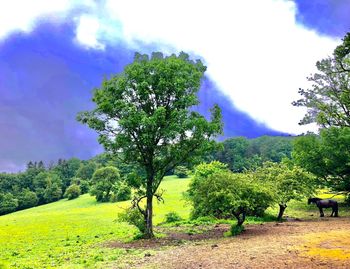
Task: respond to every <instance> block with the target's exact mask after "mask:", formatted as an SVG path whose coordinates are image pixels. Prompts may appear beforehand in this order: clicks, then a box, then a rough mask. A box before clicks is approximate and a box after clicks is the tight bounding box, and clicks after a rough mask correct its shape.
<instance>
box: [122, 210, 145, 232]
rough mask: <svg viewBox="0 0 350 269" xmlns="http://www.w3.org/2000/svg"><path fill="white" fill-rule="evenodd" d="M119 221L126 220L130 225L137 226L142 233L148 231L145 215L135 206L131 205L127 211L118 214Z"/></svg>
mask: <svg viewBox="0 0 350 269" xmlns="http://www.w3.org/2000/svg"><path fill="white" fill-rule="evenodd" d="M118 221H120V222H126V223H128V224H130V225H133V226H135V227H136V228H137V229H138V230H139V231H140V233H141V234H144V233H145V231H146V222H145V218H144V216H143V215H142V214H141V212H140V211H139V210H138V209H137V208H135V207H130V208H128V209H126V210H125V211H123V212H121V213H119V214H118Z"/></svg>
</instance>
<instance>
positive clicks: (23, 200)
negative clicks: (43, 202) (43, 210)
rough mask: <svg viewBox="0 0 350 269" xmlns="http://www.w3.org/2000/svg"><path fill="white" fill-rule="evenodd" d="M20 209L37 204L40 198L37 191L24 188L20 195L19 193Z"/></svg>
mask: <svg viewBox="0 0 350 269" xmlns="http://www.w3.org/2000/svg"><path fill="white" fill-rule="evenodd" d="M17 200H18V209H26V208H30V207H33V206H36V205H37V204H38V202H39V199H38V197H37V195H36V193H35V192H32V191H30V190H28V189H24V190H23V191H22V192H21V193H20V194H19V195H17Z"/></svg>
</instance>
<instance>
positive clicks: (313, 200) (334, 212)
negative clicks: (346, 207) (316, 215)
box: [307, 198, 338, 217]
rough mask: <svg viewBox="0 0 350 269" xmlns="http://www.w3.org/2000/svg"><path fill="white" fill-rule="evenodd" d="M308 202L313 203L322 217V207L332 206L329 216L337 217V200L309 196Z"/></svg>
mask: <svg viewBox="0 0 350 269" xmlns="http://www.w3.org/2000/svg"><path fill="white" fill-rule="evenodd" d="M307 203H308V204H311V203H314V204H315V205H316V206H317V207H318V209H319V210H320V217H324V213H323V210H322V208H330V207H331V208H332V214H331V217H338V202H337V201H334V200H329V199H325V200H323V199H320V198H309V200H308V201H307Z"/></svg>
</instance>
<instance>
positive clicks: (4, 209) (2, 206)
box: [0, 193, 18, 215]
mask: <svg viewBox="0 0 350 269" xmlns="http://www.w3.org/2000/svg"><path fill="white" fill-rule="evenodd" d="M17 207H18V200H17V199H16V198H15V197H14V196H13V195H12V194H11V193H0V215H4V214H7V213H11V212H14V211H16V209H17Z"/></svg>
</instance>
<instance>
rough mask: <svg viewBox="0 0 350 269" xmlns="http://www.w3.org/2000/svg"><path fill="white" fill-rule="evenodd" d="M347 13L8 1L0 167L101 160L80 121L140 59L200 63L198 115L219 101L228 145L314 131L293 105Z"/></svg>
mask: <svg viewBox="0 0 350 269" xmlns="http://www.w3.org/2000/svg"><path fill="white" fill-rule="evenodd" d="M19 6H21V8H18V7H19ZM349 13H350V0H328V1H325V0H309V1H302V0H295V1H292V0H289V1H287V0H245V1H243V0H241V1H229V0H227V1H225V0H221V1H206V0H204V1H203V0H202V1H197V0H192V1H185V0H177V1H167V0H163V1H160V0H147V1H145V0H143V1H136V0H129V1H112V0H103V1H93V0H91V1H89V0H85V1H80V0H76V1H69V0H51V1H46V0H35V1H34V0H33V1H20V0H9V1H7V0H2V1H0V171H6V172H15V171H18V170H23V169H24V167H25V164H26V163H27V162H28V161H29V160H34V161H39V160H44V161H45V162H46V163H48V162H50V161H56V160H57V159H58V158H71V157H78V158H81V159H88V158H91V157H93V156H95V155H96V154H98V153H100V152H101V151H102V148H101V147H100V145H99V144H98V143H97V135H96V134H95V133H94V131H92V130H90V129H89V128H88V127H86V126H83V125H81V124H80V123H78V122H77V121H76V119H75V118H76V114H77V113H78V112H79V111H83V110H89V109H92V108H93V107H94V104H93V103H92V102H91V97H92V91H93V89H94V88H96V87H99V85H100V84H101V81H102V80H103V78H109V77H111V76H112V75H113V74H116V73H119V72H122V70H123V67H124V66H125V65H127V64H128V63H131V62H132V60H133V55H134V53H135V52H136V51H137V52H141V53H151V52H152V51H162V52H164V53H165V54H170V53H178V52H180V51H185V52H187V53H189V54H190V55H191V58H193V59H201V60H202V61H203V62H204V64H205V65H206V66H207V72H206V74H205V78H204V79H203V83H202V87H201V89H200V91H199V98H200V100H201V105H200V106H199V107H197V108H196V109H197V110H198V111H200V112H201V113H202V114H204V115H208V109H209V108H210V107H211V106H212V105H213V104H214V103H217V104H219V106H220V107H221V108H222V112H223V120H224V126H225V127H224V136H223V137H221V139H223V138H227V137H233V136H245V137H248V138H253V137H258V136H261V135H289V134H292V135H294V134H300V133H303V132H306V131H308V130H315V126H312V125H311V126H299V125H298V122H299V121H300V119H301V118H302V116H303V115H304V113H305V110H303V109H302V108H296V107H293V106H292V105H291V102H292V101H294V100H297V99H298V98H299V97H300V96H299V95H298V89H299V88H306V87H309V86H310V85H309V84H308V81H307V79H306V77H307V76H309V75H310V74H311V73H313V72H315V71H316V69H315V63H316V61H318V60H320V59H323V58H326V57H328V56H330V55H331V54H332V51H333V50H334V48H335V47H336V46H337V45H338V44H339V43H340V42H341V38H342V37H343V36H344V35H345V34H346V33H347V32H348V31H350V20H348V14H349Z"/></svg>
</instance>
